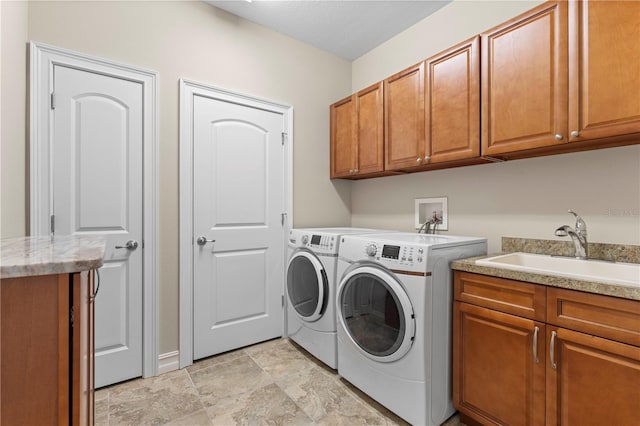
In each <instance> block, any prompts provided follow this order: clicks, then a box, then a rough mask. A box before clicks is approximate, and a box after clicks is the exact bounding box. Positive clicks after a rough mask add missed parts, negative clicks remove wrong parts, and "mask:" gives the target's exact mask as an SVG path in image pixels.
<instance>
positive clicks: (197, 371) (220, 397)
mask: <svg viewBox="0 0 640 426" xmlns="http://www.w3.org/2000/svg"><path fill="white" fill-rule="evenodd" d="M95 401H96V417H95V418H96V424H97V425H105V426H106V425H121V424H126V425H152V424H168V425H173V426H187V425H192V426H208V425H213V426H218V425H223V426H227V425H229V426H232V425H252V426H253V425H283V426H306V425H331V426H340V425H345V426H352V425H385V426H391V425H402V426H405V425H407V424H408V423H406V422H405V421H403V420H402V419H401V418H400V417H398V416H396V415H395V414H394V413H392V412H390V411H389V410H387V409H386V408H385V407H383V406H382V405H380V404H378V403H377V402H376V401H374V400H372V399H371V398H369V397H368V396H367V395H365V394H364V393H362V392H361V391H360V390H359V389H357V388H355V387H354V386H353V385H351V384H350V383H349V382H347V381H346V380H344V379H342V378H340V376H339V375H338V374H337V372H336V371H335V370H332V369H331V368H329V367H327V366H326V365H324V364H323V363H322V362H320V361H318V360H316V359H315V358H313V356H311V355H310V354H309V353H308V352H306V351H305V350H304V349H303V348H301V347H299V346H298V345H296V344H295V343H293V342H292V341H290V340H289V339H274V340H270V341H268V342H264V343H261V344H257V345H253V346H249V347H247V348H243V349H239V350H237V351H233V352H227V353H225V354H222V355H218V356H214V357H210V358H207V359H204V360H202V361H197V362H196V363H194V364H193V365H192V366H190V367H188V368H186V369H184V370H179V371H173V372H170V373H166V374H163V375H161V376H158V377H154V378H150V379H138V380H131V381H128V382H125V383H121V384H118V385H114V386H110V387H107V388H103V389H100V390H98V391H96V398H95ZM446 426H460V422H459V419H458V416H457V415H455V416H453V417H452V418H451V419H449V420H448V421H447V422H446Z"/></svg>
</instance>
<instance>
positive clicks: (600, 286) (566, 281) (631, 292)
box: [451, 253, 640, 300]
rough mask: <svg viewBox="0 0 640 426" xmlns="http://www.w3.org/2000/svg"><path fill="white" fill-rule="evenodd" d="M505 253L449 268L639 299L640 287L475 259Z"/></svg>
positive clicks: (462, 260)
mask: <svg viewBox="0 0 640 426" xmlns="http://www.w3.org/2000/svg"><path fill="white" fill-rule="evenodd" d="M500 254H505V253H496V254H489V255H486V256H476V257H470V258H468V259H460V260H456V261H454V262H452V263H451V269H453V270H457V271H464V272H471V273H475V274H481V275H490V276H494V277H499V278H507V279H511V280H517V281H525V282H529V283H535V284H542V285H546V286H548V287H559V288H564V289H569V290H578V291H585V292H588V293H595V294H601V295H605V296H614V297H620V298H624V299H632V300H640V288H638V287H627V286H623V285H618V284H610V283H602V282H594V281H584V280H577V279H573V278H565V277H559V276H557V275H548V274H538V273H534V272H521V271H513V270H510V269H503V268H494V267H490V266H483V265H478V264H476V260H480V259H486V258H489V257H492V256H498V255H500Z"/></svg>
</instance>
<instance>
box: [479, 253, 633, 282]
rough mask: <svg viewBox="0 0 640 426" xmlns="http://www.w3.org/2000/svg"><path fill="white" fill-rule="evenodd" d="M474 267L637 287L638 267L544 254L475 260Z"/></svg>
mask: <svg viewBox="0 0 640 426" xmlns="http://www.w3.org/2000/svg"><path fill="white" fill-rule="evenodd" d="M476 264H478V265H483V266H491V267H494V268H504V269H511V270H514V271H523V272H534V273H539V274H547V275H557V276H561V277H566V278H574V279H578V280H586V281H595V282H603V283H610V284H619V285H624V286H632V287H640V264H636V263H620V262H606V261H602V260H580V259H575V258H572V257H557V256H548V255H544V254H531V253H509V254H503V255H499V256H494V257H489V258H486V259H480V260H476Z"/></svg>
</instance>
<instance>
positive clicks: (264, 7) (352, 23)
mask: <svg viewBox="0 0 640 426" xmlns="http://www.w3.org/2000/svg"><path fill="white" fill-rule="evenodd" d="M205 1H206V2H207V3H209V4H211V5H213V6H215V7H218V8H220V9H224V10H226V11H227V12H230V13H233V14H234V15H238V16H240V17H242V18H245V19H247V20H249V21H252V22H255V23H257V24H260V25H263V26H265V27H268V28H271V29H273V30H275V31H278V32H280V33H282V34H286V35H288V36H290V37H293V38H295V39H297V40H300V41H302V42H305V43H308V44H310V45H312V46H315V47H318V48H320V49H323V50H326V51H328V52H331V53H333V54H335V55H337V56H340V57H342V58H344V59H348V60H354V59H356V58H359V57H360V56H362V55H363V54H365V53H367V52H368V51H369V50H371V49H373V48H374V47H376V46H378V45H380V44H382V43H383V42H385V41H387V40H389V39H390V38H392V37H393V36H395V35H396V34H398V33H400V32H402V31H404V30H405V29H407V28H409V27H410V26H412V25H413V24H415V23H417V22H419V21H421V20H422V19H424V18H425V17H427V16H428V15H430V14H432V13H433V12H435V11H436V10H438V9H440V8H441V7H443V6H444V5H446V4H447V3H449V2H450V1H452V0H413V1H404V0H377V1H366V0H333V1H326V0H297V1H277V0H276V1H274V0H253V1H249V0H235V1H229V0H227V1H218V0H205Z"/></svg>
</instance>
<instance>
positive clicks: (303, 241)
mask: <svg viewBox="0 0 640 426" xmlns="http://www.w3.org/2000/svg"><path fill="white" fill-rule="evenodd" d="M338 238H339V237H338V236H337V235H332V234H323V233H315V232H301V231H299V230H296V231H293V230H292V231H290V232H289V245H290V246H293V247H305V248H308V249H309V250H312V251H313V252H314V253H316V254H327V255H329V254H330V255H336V254H337V253H338Z"/></svg>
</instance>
